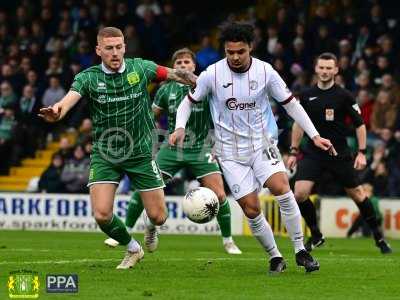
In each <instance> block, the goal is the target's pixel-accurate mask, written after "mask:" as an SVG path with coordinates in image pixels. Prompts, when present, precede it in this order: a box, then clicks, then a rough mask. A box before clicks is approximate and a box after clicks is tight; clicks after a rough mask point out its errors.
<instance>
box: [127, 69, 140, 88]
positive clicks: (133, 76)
mask: <svg viewBox="0 0 400 300" xmlns="http://www.w3.org/2000/svg"><path fill="white" fill-rule="evenodd" d="M126 79H128V82H129V84H130V85H134V84H136V83H138V82H139V81H140V77H139V74H138V73H136V72H130V73H128V75H126Z"/></svg>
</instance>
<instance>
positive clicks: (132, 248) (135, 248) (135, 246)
mask: <svg viewBox="0 0 400 300" xmlns="http://www.w3.org/2000/svg"><path fill="white" fill-rule="evenodd" d="M139 250H140V245H139V243H138V242H137V241H136V240H135V239H134V238H132V239H131V241H130V242H129V244H128V251H129V252H139Z"/></svg>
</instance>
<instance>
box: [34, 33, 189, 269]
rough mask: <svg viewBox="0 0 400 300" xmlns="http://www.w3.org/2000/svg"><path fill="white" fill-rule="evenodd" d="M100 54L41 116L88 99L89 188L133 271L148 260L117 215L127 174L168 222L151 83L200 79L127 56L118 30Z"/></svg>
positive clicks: (151, 211)
mask: <svg viewBox="0 0 400 300" xmlns="http://www.w3.org/2000/svg"><path fill="white" fill-rule="evenodd" d="M96 54H97V55H98V56H100V57H101V61H102V62H101V64H99V65H95V66H93V67H90V68H88V69H86V70H83V71H82V72H80V73H79V74H77V75H76V76H75V78H74V82H73V83H72V86H71V89H70V91H69V92H68V93H67V94H66V95H65V96H64V97H63V99H61V100H60V101H59V102H57V103H56V104H54V105H53V106H51V107H46V108H42V109H41V110H40V113H39V116H40V117H42V118H43V119H44V120H46V121H48V122H56V121H59V120H61V119H62V118H63V117H65V115H66V113H67V112H68V111H69V110H70V109H71V108H72V107H73V106H74V105H75V104H76V103H77V102H78V101H79V100H80V99H81V98H82V97H83V96H84V97H86V98H87V99H88V104H89V110H90V114H91V118H92V121H93V137H94V140H93V152H92V155H91V163H90V174H89V184H88V186H89V188H90V199H91V205H92V211H93V215H94V218H95V220H96V222H97V224H98V225H99V227H100V229H101V230H102V231H103V232H104V233H106V234H107V235H108V236H109V237H111V238H113V239H115V240H117V241H118V242H119V243H120V244H121V245H126V246H127V252H126V255H125V257H124V259H123V260H122V262H121V263H120V264H119V265H118V266H117V269H128V268H131V267H133V266H134V265H135V264H136V263H137V262H138V261H140V260H141V259H142V258H143V256H144V252H143V249H142V247H141V246H140V244H139V243H138V242H137V241H136V240H135V239H133V238H132V237H131V236H130V235H129V233H128V231H127V230H126V227H125V224H124V223H123V222H122V221H121V220H120V219H119V218H118V217H117V216H116V215H114V214H113V205H114V197H115V191H116V188H117V186H118V184H119V182H120V179H121V177H122V175H124V174H128V176H129V177H130V179H131V182H132V186H133V187H134V188H135V189H136V190H138V191H139V192H140V195H141V198H142V200H143V205H144V208H145V209H146V213H147V216H148V218H149V219H150V221H151V222H152V223H153V224H155V225H162V224H163V223H164V222H165V220H166V218H167V215H166V207H165V201H164V191H163V187H164V186H165V185H164V182H163V179H162V176H161V173H160V171H159V168H158V166H157V164H156V162H155V161H154V160H152V131H153V129H154V120H153V116H152V113H151V110H150V107H149V94H148V91H147V85H148V84H149V83H150V81H152V80H157V81H163V80H167V79H168V80H177V81H180V82H182V83H185V84H195V82H196V76H195V75H194V74H192V73H191V72H187V71H184V70H173V69H170V68H166V67H163V66H159V65H157V64H155V63H154V62H152V61H148V60H143V59H141V58H134V59H129V58H124V54H125V43H124V36H123V34H122V32H121V30H119V29H118V28H115V27H105V28H103V29H101V30H100V31H99V32H98V35H97V46H96Z"/></svg>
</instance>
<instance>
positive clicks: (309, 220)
mask: <svg viewBox="0 0 400 300" xmlns="http://www.w3.org/2000/svg"><path fill="white" fill-rule="evenodd" d="M298 204H299V208H300V212H301V215H302V216H303V218H304V220H305V221H306V224H307V226H308V228H310V231H311V235H312V237H313V238H317V239H319V238H321V237H322V233H321V231H320V230H319V228H318V224H317V211H316V209H315V206H314V204H313V203H312V201H311V200H310V198H307V200H305V201H303V202H299V203H298Z"/></svg>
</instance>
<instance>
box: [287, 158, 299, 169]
mask: <svg viewBox="0 0 400 300" xmlns="http://www.w3.org/2000/svg"><path fill="white" fill-rule="evenodd" d="M286 165H287V168H288V169H289V170H293V169H294V168H295V167H296V165H297V157H296V156H295V155H289V157H288V159H287V161H286Z"/></svg>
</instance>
